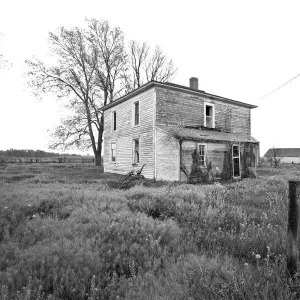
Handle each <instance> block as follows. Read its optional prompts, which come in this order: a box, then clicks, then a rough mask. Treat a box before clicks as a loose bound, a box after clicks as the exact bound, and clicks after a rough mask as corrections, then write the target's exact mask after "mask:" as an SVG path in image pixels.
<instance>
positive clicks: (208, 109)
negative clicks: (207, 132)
mask: <svg viewBox="0 0 300 300" xmlns="http://www.w3.org/2000/svg"><path fill="white" fill-rule="evenodd" d="M205 119H206V127H210V128H213V127H214V126H213V106H210V105H206V106H205Z"/></svg>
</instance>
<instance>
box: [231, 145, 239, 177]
mask: <svg viewBox="0 0 300 300" xmlns="http://www.w3.org/2000/svg"><path fill="white" fill-rule="evenodd" d="M234 147H238V149H239V155H238V156H236V155H235V156H234V155H233V148H234ZM231 157H232V178H241V145H239V144H233V145H232V151H231ZM234 158H238V159H239V176H234Z"/></svg>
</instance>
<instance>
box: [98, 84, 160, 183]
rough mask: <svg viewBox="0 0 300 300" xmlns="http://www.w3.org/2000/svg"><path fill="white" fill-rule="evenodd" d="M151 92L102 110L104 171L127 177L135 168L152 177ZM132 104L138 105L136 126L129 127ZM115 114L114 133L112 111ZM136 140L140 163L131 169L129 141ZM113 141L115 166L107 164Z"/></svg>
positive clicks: (147, 176) (152, 113) (130, 124)
mask: <svg viewBox="0 0 300 300" xmlns="http://www.w3.org/2000/svg"><path fill="white" fill-rule="evenodd" d="M154 96H155V94H154V89H150V90H147V91H146V92H144V93H141V94H139V95H138V96H136V97H133V98H132V99H130V100H128V101H125V102H122V103H120V104H119V105H116V106H114V107H112V108H111V109H108V110H105V111H104V147H103V148H104V156H103V163H104V172H110V173H117V174H126V173H128V172H129V171H131V170H132V169H134V168H140V167H141V166H142V165H143V164H146V166H145V168H144V169H143V175H144V176H145V177H146V178H153V176H154V158H153V152H154V146H153V144H154V143H153V126H154V124H153V120H154V110H153V101H154ZM135 101H139V102H140V122H139V125H137V126H133V124H132V113H133V112H132V108H133V103H134V102H135ZM113 111H116V113H117V130H116V131H112V112H113ZM135 138H138V139H139V142H140V144H139V152H140V163H139V165H138V166H137V167H133V166H132V140H133V139H135ZM112 141H116V145H117V154H116V163H111V162H110V143H111V142H112Z"/></svg>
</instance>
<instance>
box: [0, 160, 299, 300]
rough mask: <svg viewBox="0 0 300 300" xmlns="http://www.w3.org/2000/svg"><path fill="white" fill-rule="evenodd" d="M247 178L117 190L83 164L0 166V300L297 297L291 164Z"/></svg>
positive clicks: (293, 169) (296, 169) (294, 175)
mask: <svg viewBox="0 0 300 300" xmlns="http://www.w3.org/2000/svg"><path fill="white" fill-rule="evenodd" d="M258 175H259V178H258V179H245V180H243V181H240V182H235V183H227V184H224V185H221V184H220V183H215V184H212V185H202V186H201V185H198V186H195V185H187V184H178V183H177V184H175V183H162V182H157V183H151V182H146V186H136V187H134V188H132V189H129V190H127V191H121V190H118V189H114V188H113V186H115V185H114V184H112V181H117V180H119V179H120V178H121V177H120V176H112V175H106V174H103V173H101V172H100V170H99V168H97V167H94V166H92V165H58V164H57V165H55V164H47V165H39V164H37V165H30V164H28V165H10V166H9V168H8V169H7V170H6V174H4V173H1V174H0V283H1V284H0V286H1V287H2V289H1V298H0V299H75V300H76V299H128V300H129V299H143V300H155V299H157V300H158V299H159V300H162V299H163V300H167V299H170V300H171V299H172V300H173V299H176V300H177V299H178V300H179V299H182V300H192V299H298V297H299V293H298V292H297V291H298V288H299V287H298V284H299V283H297V282H295V281H294V282H292V281H290V280H289V277H288V276H287V274H286V249H285V245H286V228H287V204H288V179H291V178H298V179H299V178H300V166H297V165H290V166H280V167H279V168H276V169H274V168H271V167H267V166H265V167H260V168H259V169H258ZM297 293H298V294H297Z"/></svg>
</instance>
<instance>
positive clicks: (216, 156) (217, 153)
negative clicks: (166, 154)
mask: <svg viewBox="0 0 300 300" xmlns="http://www.w3.org/2000/svg"><path fill="white" fill-rule="evenodd" d="M198 144H202V145H205V146H206V160H207V162H211V163H212V172H213V174H214V175H216V173H217V169H216V168H217V167H218V169H219V170H218V173H219V174H220V173H221V172H222V170H223V160H224V151H225V150H226V144H222V143H197V142H194V141H183V142H182V159H183V162H184V164H185V167H186V169H187V171H188V172H191V167H192V163H193V159H192V153H193V152H194V150H195V149H196V147H197V145H198ZM181 178H182V181H186V180H187V178H186V175H185V174H184V173H183V172H182V171H181Z"/></svg>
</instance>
